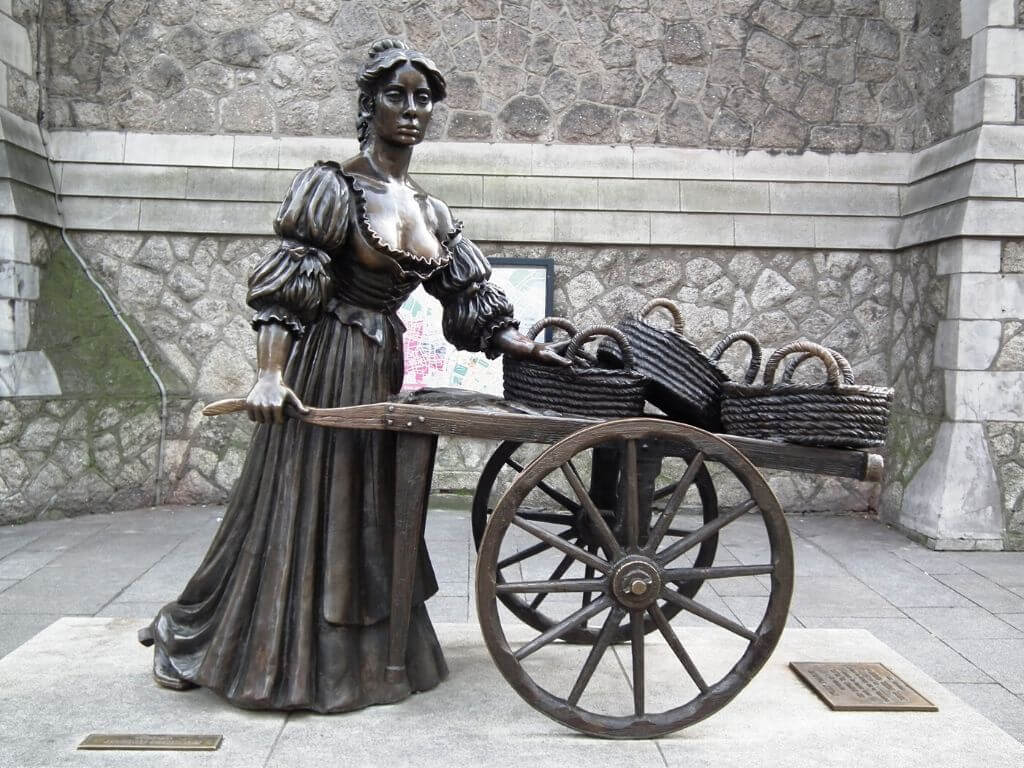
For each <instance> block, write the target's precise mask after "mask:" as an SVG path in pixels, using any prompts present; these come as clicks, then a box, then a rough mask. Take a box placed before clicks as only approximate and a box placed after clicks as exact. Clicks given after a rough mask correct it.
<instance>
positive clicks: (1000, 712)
mask: <svg viewBox="0 0 1024 768" xmlns="http://www.w3.org/2000/svg"><path fill="white" fill-rule="evenodd" d="M946 687H947V688H949V690H950V691H952V692H953V693H954V694H956V695H957V696H958V697H960V698H961V699H963V700H964V702H965V703H967V704H969V705H970V706H971V707H973V708H974V709H976V710H978V711H979V712H980V713H981V714H983V715H984V716H985V717H987V718H988V719H989V720H991V721H992V722H993V723H995V724H996V725H998V726H999V727H1000V728H1002V729H1003V730H1004V731H1006V732H1007V733H1008V734H1010V735H1011V736H1013V737H1014V738H1016V739H1017V741H1022V742H1024V699H1021V697H1020V696H1016V695H1014V694H1012V693H1010V692H1009V691H1008V690H1006V688H1004V687H1003V686H1001V685H999V684H998V683H954V684H952V685H947V686H946Z"/></svg>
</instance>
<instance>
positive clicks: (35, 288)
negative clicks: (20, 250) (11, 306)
mask: <svg viewBox="0 0 1024 768" xmlns="http://www.w3.org/2000/svg"><path fill="white" fill-rule="evenodd" d="M38 298H39V268H38V267H36V266H35V265H33V264H24V263H19V262H16V261H0V299H26V300H27V299H38Z"/></svg>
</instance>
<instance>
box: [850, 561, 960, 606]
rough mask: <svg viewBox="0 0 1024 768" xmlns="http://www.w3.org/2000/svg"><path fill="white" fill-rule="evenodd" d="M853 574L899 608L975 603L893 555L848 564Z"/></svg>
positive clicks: (950, 577) (944, 577)
mask: <svg viewBox="0 0 1024 768" xmlns="http://www.w3.org/2000/svg"><path fill="white" fill-rule="evenodd" d="M846 568H847V571H848V572H849V574H851V575H853V576H854V577H856V578H857V579H858V580H859V581H861V582H863V583H864V584H866V585H867V586H869V587H870V588H871V589H872V590H874V591H875V592H877V593H878V594H879V595H881V596H882V597H884V598H885V599H886V600H887V601H888V602H890V603H892V604H893V605H895V606H896V607H897V608H915V607H927V606H931V607H943V608H951V607H954V606H960V607H965V606H970V605H971V601H970V600H969V599H968V598H967V597H965V596H964V595H963V594H961V593H960V592H958V591H957V590H956V588H955V587H953V586H952V585H951V584H950V583H949V582H948V581H945V579H952V578H955V577H953V576H943V577H933V576H931V575H929V574H927V573H925V572H924V571H922V570H921V569H920V568H918V567H917V566H915V565H913V564H911V563H908V562H907V561H906V560H904V559H903V558H901V557H899V556H897V555H895V554H893V553H889V552H880V553H873V554H872V556H871V557H868V558H863V559H854V560H850V561H848V562H847V563H846Z"/></svg>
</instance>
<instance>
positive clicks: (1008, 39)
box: [971, 22, 1024, 80]
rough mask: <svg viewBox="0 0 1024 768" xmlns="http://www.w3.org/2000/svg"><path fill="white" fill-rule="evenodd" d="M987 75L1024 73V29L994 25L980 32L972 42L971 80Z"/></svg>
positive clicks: (1017, 74)
mask: <svg viewBox="0 0 1024 768" xmlns="http://www.w3.org/2000/svg"><path fill="white" fill-rule="evenodd" d="M1011 23H1012V22H1011ZM985 75H1001V76H1009V77H1017V76H1019V75H1024V29H1013V28H1007V27H994V28H988V29H983V30H982V31H981V32H979V33H978V35H977V36H976V37H975V38H974V40H973V41H972V43H971V80H976V79H977V78H979V77H984V76H985Z"/></svg>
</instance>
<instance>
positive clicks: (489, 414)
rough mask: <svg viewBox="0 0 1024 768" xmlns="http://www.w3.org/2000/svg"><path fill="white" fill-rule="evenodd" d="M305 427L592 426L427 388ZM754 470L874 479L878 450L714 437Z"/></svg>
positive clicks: (224, 404) (485, 435) (517, 434)
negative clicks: (814, 446) (734, 449)
mask: <svg viewBox="0 0 1024 768" xmlns="http://www.w3.org/2000/svg"><path fill="white" fill-rule="evenodd" d="M244 407H245V401H244V400H241V399H234V400H220V401H218V402H216V403H212V404H210V405H208V406H207V407H206V408H204V409H203V414H204V415H206V416H217V415H221V414H226V413H236V412H240V411H243V410H244ZM290 415H292V416H293V417H295V418H300V419H302V420H303V421H305V422H307V423H309V424H315V425H317V426H321V427H330V428H334V429H383V430H388V431H393V432H415V433H419V434H426V435H439V436H440V435H446V436H449V437H469V438H479V439H484V440H513V441H516V442H523V443H555V442H557V441H559V440H561V439H562V438H564V437H567V436H569V435H571V434H572V433H574V432H577V431H579V430H580V429H583V428H584V427H588V426H592V425H594V424H596V423H598V422H597V420H594V419H582V418H576V417H569V416H560V415H555V414H550V413H541V412H537V411H533V410H531V409H529V408H526V407H525V406H520V405H517V404H515V403H511V402H509V401H507V400H503V399H501V398H498V397H492V396H490V395H484V394H481V393H479V392H470V391H465V390H457V389H424V390H418V391H416V392H409V393H404V394H403V395H402V396H400V398H399V399H398V400H395V401H394V402H385V403H370V404H368V405H353V406H349V407H347V408H310V409H309V413H308V414H305V415H300V414H298V413H296V412H294V411H292V412H291V413H290ZM717 437H719V438H721V439H722V440H725V441H726V442H727V443H729V444H730V445H732V446H733V447H735V448H736V449H738V450H739V451H741V452H742V453H743V454H744V455H745V456H746V457H747V458H748V459H750V461H751V462H752V463H753V464H754V465H755V466H757V467H761V468H763V469H782V470H788V471H790V472H805V473H812V474H819V475H831V476H834V477H849V478H852V479H854V480H864V481H868V482H878V481H879V480H881V479H882V472H883V468H884V461H883V459H882V456H880V455H879V454H877V453H871V452H869V451H859V450H844V449H839V448H812V447H808V446H803V445H791V444H789V443H777V442H772V441H769V440H758V439H755V438H749V437H739V436H736V435H717Z"/></svg>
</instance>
